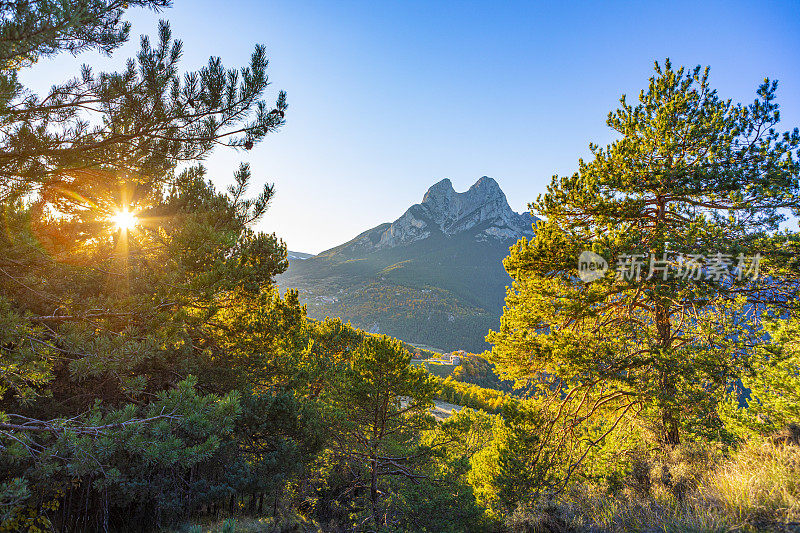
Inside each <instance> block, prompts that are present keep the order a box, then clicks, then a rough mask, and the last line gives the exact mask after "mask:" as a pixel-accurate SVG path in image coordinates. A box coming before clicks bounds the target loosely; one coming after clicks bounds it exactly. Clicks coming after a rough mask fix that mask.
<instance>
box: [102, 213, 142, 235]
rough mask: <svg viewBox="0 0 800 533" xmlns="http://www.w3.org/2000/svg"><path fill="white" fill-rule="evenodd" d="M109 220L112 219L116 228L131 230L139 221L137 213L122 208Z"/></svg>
mask: <svg viewBox="0 0 800 533" xmlns="http://www.w3.org/2000/svg"><path fill="white" fill-rule="evenodd" d="M109 220H111V222H113V223H114V225H115V226H116V228H117V229H118V230H120V231H123V230H124V231H130V230H132V229H133V228H135V227H136V225H137V224H138V223H139V219H138V218H137V217H136V213H134V212H132V211H128V210H127V209H121V210H119V211H117V212H116V213H114V215H112V216H111V217H110V218H109Z"/></svg>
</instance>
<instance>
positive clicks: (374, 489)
mask: <svg viewBox="0 0 800 533" xmlns="http://www.w3.org/2000/svg"><path fill="white" fill-rule="evenodd" d="M370 468H371V470H372V472H371V474H372V479H371V480H370V485H369V499H370V502H371V503H372V519H373V520H374V521H375V527H376V528H377V527H378V458H377V457H376V456H374V455H373V457H372V458H371V459H370Z"/></svg>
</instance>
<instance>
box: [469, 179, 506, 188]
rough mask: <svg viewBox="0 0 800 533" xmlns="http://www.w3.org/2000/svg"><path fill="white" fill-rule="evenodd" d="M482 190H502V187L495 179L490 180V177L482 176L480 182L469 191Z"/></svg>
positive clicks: (474, 184)
mask: <svg viewBox="0 0 800 533" xmlns="http://www.w3.org/2000/svg"><path fill="white" fill-rule="evenodd" d="M480 189H489V190H495V189H496V190H500V185H499V184H498V183H497V181H495V179H494V178H490V177H489V176H481V177H480V178H479V179H478V181H476V182H475V183H473V184H472V187H470V188H469V190H471V191H472V190H480Z"/></svg>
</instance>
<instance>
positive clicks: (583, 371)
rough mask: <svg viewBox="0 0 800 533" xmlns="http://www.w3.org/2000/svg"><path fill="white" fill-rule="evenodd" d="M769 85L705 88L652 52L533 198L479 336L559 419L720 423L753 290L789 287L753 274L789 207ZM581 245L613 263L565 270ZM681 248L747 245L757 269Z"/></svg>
mask: <svg viewBox="0 0 800 533" xmlns="http://www.w3.org/2000/svg"><path fill="white" fill-rule="evenodd" d="M776 88H777V85H776V84H775V83H774V82H768V81H765V82H764V84H763V85H761V86H760V87H759V89H758V91H757V93H758V98H757V99H756V100H755V101H754V102H753V103H752V104H750V105H740V104H738V105H737V104H733V103H731V102H730V101H726V100H722V99H721V98H720V97H719V96H718V95H717V93H716V92H715V91H714V90H713V89H712V88H711V86H710V83H709V79H708V69H706V70H705V71H703V70H701V69H700V68H699V67H698V68H694V69H685V68H678V69H674V68H673V67H672V65H671V64H670V62H669V61H667V62H666V63H665V64H664V65H663V66H661V65H658V64H656V73H655V75H654V76H653V77H652V78H651V79H650V82H649V85H648V87H647V88H646V89H645V90H643V91H642V92H641V93H640V94H639V98H638V102H637V103H636V104H630V103H628V101H627V99H626V98H625V97H624V96H623V98H622V99H621V100H620V108H619V109H618V110H616V111H613V112H612V113H610V114H609V116H608V120H607V124H608V125H609V127H610V128H612V130H614V132H615V133H617V134H618V136H619V139H618V140H617V141H615V142H614V143H612V144H611V145H610V146H608V147H607V148H599V147H597V146H592V147H591V149H592V154H593V158H592V160H591V161H583V160H581V161H580V162H579V169H578V171H577V172H576V173H575V174H574V175H572V176H568V177H554V178H553V182H552V184H551V185H550V186H549V187H548V189H547V193H546V194H545V195H543V196H540V197H539V198H538V199H537V201H536V202H535V203H533V204H532V205H531V209H532V211H534V212H536V214H537V215H540V216H541V218H542V219H544V220H545V221H546V222H540V223H539V224H538V225H537V230H536V236H535V237H534V238H533V239H531V240H530V241H527V240H524V239H523V240H522V241H520V242H519V243H517V245H516V246H514V247H513V248H512V250H511V254H510V255H509V257H508V258H507V259H506V261H505V266H506V269H507V270H508V272H509V274H511V276H512V278H514V283H513V287H512V288H511V289H510V290H509V292H508V295H507V298H506V311H505V312H504V315H503V318H502V321H501V327H500V329H499V330H498V331H496V332H492V333H491V334H490V335H489V337H488V339H489V341H490V342H492V343H494V345H495V346H494V348H493V350H492V361H493V362H494V363H495V364H496V365H497V369H498V371H499V373H500V375H501V377H505V378H509V379H514V380H516V381H518V382H519V383H521V384H533V385H534V386H535V387H536V389H537V390H539V391H542V392H548V393H550V395H551V397H552V398H551V399H552V401H553V402H557V403H560V404H561V405H562V408H561V409H558V410H556V411H555V412H560V413H561V414H560V415H559V416H561V417H563V418H565V419H566V418H569V419H571V420H572V421H573V422H572V423H568V424H567V425H566V426H563V427H567V426H569V427H571V428H572V429H570V431H577V433H578V434H580V435H582V434H593V433H597V438H590V441H589V442H591V443H593V444H594V445H600V444H601V443H602V441H603V439H604V438H606V436H607V433H608V432H613V431H630V429H631V428H637V427H638V428H645V429H647V430H648V431H649V432H650V434H651V435H652V439H653V440H654V441H655V442H658V443H660V444H661V445H663V446H673V445H675V444H677V443H679V442H681V441H682V440H686V439H693V438H710V437H713V436H719V435H720V433H721V431H722V424H721V422H720V420H719V417H718V415H717V408H718V406H719V404H720V401H721V400H722V398H723V396H724V394H725V392H726V390H728V389H729V388H730V387H731V386H732V384H733V383H734V382H735V380H736V379H737V378H738V377H739V376H740V375H741V373H742V371H743V368H744V367H745V366H746V361H745V359H746V353H747V351H748V350H749V349H750V347H751V346H752V345H754V344H757V343H758V342H759V339H760V332H759V328H758V323H757V320H756V314H757V313H758V312H760V310H761V309H762V307H753V305H754V304H755V303H756V302H757V303H758V305H759V306H761V305H765V304H772V305H782V304H783V303H785V302H787V301H791V300H792V299H793V296H792V295H793V291H794V290H796V285H793V284H786V283H783V281H782V279H781V278H778V277H772V276H769V275H766V276H765V275H763V274H765V273H766V274H770V273H773V272H777V270H776V269H778V267H779V265H781V264H783V262H784V260H783V259H782V257H783V251H782V248H781V246H782V245H781V244H780V243H779V242H778V241H779V240H780V239H777V240H776V239H772V236H773V235H774V234H775V232H777V231H778V229H779V224H780V222H781V221H783V220H784V219H785V211H783V210H784V209H786V208H790V209H795V210H797V209H798V207H800V203H799V202H800V200H799V199H800V186H798V179H797V176H798V162H797V159H796V151H797V149H798V147H800V134H798V131H797V130H794V131H793V132H787V133H786V134H783V135H781V134H780V133H778V132H777V131H776V130H775V126H776V124H777V123H778V121H779V118H780V116H779V113H778V107H777V104H776V102H775V92H776ZM584 250H591V251H594V252H595V253H597V254H600V255H602V256H603V257H604V258H605V259H606V260H608V262H609V264H610V265H611V269H610V270H609V271H608V272H607V273H606V274H605V276H604V277H602V278H601V279H599V280H597V281H594V282H591V283H583V282H581V281H580V280H579V279H578V256H579V254H580V253H581V252H582V251H584ZM678 252H680V253H683V254H686V255H687V256H688V254H701V255H715V254H717V253H722V254H729V255H730V257H732V258H736V257H738V256H739V254H744V255H746V256H754V255H755V254H756V253H760V254H761V256H762V260H761V274H762V275H761V276H760V277H759V278H758V279H756V280H752V279H750V278H751V277H748V276H745V275H743V276H741V279H738V277H737V276H736V275H726V276H724V277H719V278H718V279H717V278H714V277H710V276H709V275H708V272H707V271H706V272H704V273H702V275H701V276H700V279H693V278H692V277H687V276H684V277H680V276H677V275H675V274H676V273H675V271H674V269H675V268H676V267H677V262H676V257H675V254H676V253H678ZM631 254H644V256H645V257H646V258H647V259H646V262H645V265H644V270H643V273H644V274H645V275H643V276H641V278H639V279H636V278H635V277H633V276H630V277H628V278H625V277H623V276H618V275H616V274H617V272H616V271H615V268H616V266H617V264H618V261H619V260H620V259H624V258H625V256H626V255H627V256H630V255H631ZM650 254H652V256H651V255H650ZM665 254H666V256H667V263H668V264H670V265H671V267H672V268H673V271H672V272H671V273H670V275H669V276H667V277H666V279H664V276H663V275H654V276H647V268H648V265H647V262H649V259H650V257H655V258H656V259H657V260H662V259H663V258H664V256H665ZM709 266H710V265H705V267H709ZM549 412H550V411H549ZM579 426H582V427H579ZM598 427H601V428H603V429H602V430H600V431H599V432H597V431H596V429H597V428H598ZM561 437H562V433H561V432H559V433H558V436H557V437H556V438H559V439H560V438H561ZM598 439H599V440H598ZM582 457H584V456H583V455H582V454H578V455H577V456H573V458H574V459H577V460H580V459H581V458H582Z"/></svg>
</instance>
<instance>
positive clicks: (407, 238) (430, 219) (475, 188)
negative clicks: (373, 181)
mask: <svg viewBox="0 0 800 533" xmlns="http://www.w3.org/2000/svg"><path fill="white" fill-rule="evenodd" d="M535 220H536V219H535V218H533V217H531V216H530V215H529V214H527V213H524V214H519V213H515V212H514V211H513V210H512V209H511V207H510V206H509V205H508V200H507V199H506V195H505V194H504V193H503V191H502V190H501V189H500V185H498V183H497V181H495V180H494V179H492V178H490V177H488V176H483V177H481V178H480V179H479V180H478V181H476V182H475V183H474V184H473V185H472V187H470V188H469V189H468V190H466V191H464V192H456V191H455V189H453V183H452V182H451V181H450V180H449V179H448V178H445V179H443V180H440V181H438V182H437V183H435V184H433V185H432V186H431V187H430V188H429V189H428V191H427V192H426V193H425V196H424V197H423V198H422V203H419V204H414V205H412V206H411V207H410V208H408V210H407V211H406V212H405V213H404V214H403V216H401V217H400V218H398V219H397V220H395V221H394V222H393V223H391V224H384V225H381V226H378V227H376V228H373V229H372V230H369V231H366V232H364V233H362V234H361V235H359V236H358V237H356V238H355V239H354V240H353V241H351V243H349V244H348V245H352V247H354V248H353V249H354V251H355V250H362V251H369V250H371V251H377V250H380V249H384V248H393V247H395V246H399V245H406V244H411V243H413V242H416V241H421V240H425V239H427V238H429V237H431V236H433V235H436V234H439V235H443V236H445V237H452V236H455V235H457V234H462V233H467V232H469V233H470V234H471V235H472V236H473V238H474V240H475V241H477V242H489V241H510V240H517V239H519V238H521V237H523V236H527V237H530V236H532V235H533V229H532V224H533V222H534V221H535Z"/></svg>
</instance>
